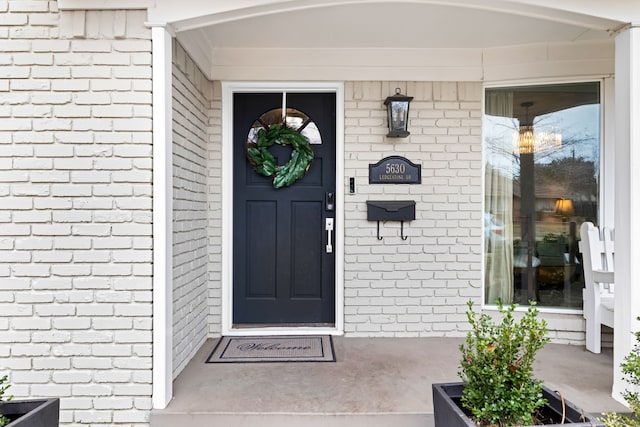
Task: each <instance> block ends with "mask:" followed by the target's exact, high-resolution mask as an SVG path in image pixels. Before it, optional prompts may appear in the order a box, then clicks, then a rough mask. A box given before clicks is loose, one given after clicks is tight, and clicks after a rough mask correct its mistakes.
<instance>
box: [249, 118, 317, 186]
mask: <svg viewBox="0 0 640 427" xmlns="http://www.w3.org/2000/svg"><path fill="white" fill-rule="evenodd" d="M273 144H279V145H291V148H293V151H292V152H291V158H290V159H289V161H288V162H287V163H285V164H284V165H282V166H279V165H276V159H275V158H274V157H273V155H272V154H271V153H270V152H269V147H271V146H272V145H273ZM247 157H249V162H250V163H251V166H253V169H254V170H255V171H256V172H257V173H258V174H260V175H263V176H268V177H271V176H273V177H274V178H273V186H274V187H275V188H281V187H287V186H289V185H291V184H293V183H294V182H295V181H296V180H298V179H300V178H301V177H302V176H304V174H305V173H307V171H308V170H309V167H310V166H311V161H312V160H313V150H312V149H311V145H310V144H309V140H308V139H307V137H306V136H304V135H302V134H301V133H300V132H297V131H295V130H293V129H291V128H288V127H286V126H283V125H279V124H275V125H271V126H269V128H268V129H267V130H265V129H260V130H259V131H258V135H257V140H256V142H255V143H252V144H249V147H248V148H247Z"/></svg>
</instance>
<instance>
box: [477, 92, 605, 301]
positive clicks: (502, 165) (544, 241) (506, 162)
mask: <svg viewBox="0 0 640 427" xmlns="http://www.w3.org/2000/svg"><path fill="white" fill-rule="evenodd" d="M600 113H601V109H600V84H599V83H598V82H589V83H571V84H558V85H543V86H523V87H509V88H487V89H486V90H485V113H484V117H483V127H484V150H485V157H484V158H485V190H484V197H485V200H484V203H485V207H484V259H485V303H486V304H495V303H496V302H497V301H498V299H501V300H502V301H503V302H505V303H509V302H516V303H527V302H528V301H529V300H535V301H537V303H538V305H539V306H542V307H556V308H571V309H581V308H582V288H583V286H584V279H583V274H582V267H581V262H580V258H581V257H580V254H579V252H578V241H579V240H580V236H579V231H580V225H581V224H582V223H583V222H584V221H591V222H593V223H594V224H596V225H597V223H598V211H599V206H598V204H599V182H600V135H601V131H600V122H601V121H600Z"/></svg>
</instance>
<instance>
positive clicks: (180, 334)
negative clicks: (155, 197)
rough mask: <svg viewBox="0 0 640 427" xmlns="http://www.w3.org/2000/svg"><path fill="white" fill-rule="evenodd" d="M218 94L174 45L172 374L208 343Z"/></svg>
mask: <svg viewBox="0 0 640 427" xmlns="http://www.w3.org/2000/svg"><path fill="white" fill-rule="evenodd" d="M212 92H213V85H212V83H211V82H210V81H209V80H207V79H206V78H205V77H204V75H203V74H202V72H201V71H200V70H199V69H198V68H197V67H196V65H195V64H194V62H193V60H192V59H191V58H189V57H188V55H187V54H186V52H185V51H184V49H183V47H182V46H180V44H178V43H177V42H175V41H174V43H173V163H174V164H173V171H174V172H173V209H174V211H173V216H174V218H173V251H174V252H173V257H174V264H173V271H174V276H173V373H174V377H175V376H177V374H178V373H179V372H180V371H182V369H183V368H184V367H185V366H186V364H187V363H188V362H189V361H190V360H191V358H192V357H193V355H194V354H195V352H196V351H197V350H198V349H199V348H200V346H201V345H202V344H203V343H204V341H205V339H206V338H207V332H208V326H207V320H208V318H207V315H208V308H207V280H208V277H207V276H208V272H207V255H208V254H207V250H208V249H207V248H208V242H207V182H206V180H207V142H208V134H207V126H208V124H209V119H208V113H209V108H210V101H209V99H211V97H212Z"/></svg>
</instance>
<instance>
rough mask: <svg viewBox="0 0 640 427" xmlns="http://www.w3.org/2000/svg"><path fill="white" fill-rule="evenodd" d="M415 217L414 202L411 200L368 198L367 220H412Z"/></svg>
mask: <svg viewBox="0 0 640 427" xmlns="http://www.w3.org/2000/svg"><path fill="white" fill-rule="evenodd" d="M414 219H416V202H415V201H413V200H379V201H377V200H368V201H367V220H369V221H412V220H414Z"/></svg>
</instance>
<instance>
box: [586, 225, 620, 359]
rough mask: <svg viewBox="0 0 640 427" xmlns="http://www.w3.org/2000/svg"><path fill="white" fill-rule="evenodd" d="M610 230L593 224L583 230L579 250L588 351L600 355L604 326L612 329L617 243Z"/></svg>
mask: <svg viewBox="0 0 640 427" xmlns="http://www.w3.org/2000/svg"><path fill="white" fill-rule="evenodd" d="M612 234H613V233H612V232H611V230H608V229H606V228H605V229H603V233H602V237H601V236H600V231H599V230H598V228H597V227H595V226H594V225H593V224H592V223H591V222H584V223H583V224H582V226H580V238H581V240H580V243H579V245H578V246H579V248H580V252H581V253H582V266H583V268H584V286H585V289H584V293H583V296H582V299H583V301H584V308H583V316H584V318H585V320H586V339H587V342H586V347H587V350H589V351H591V352H593V353H600V351H601V325H605V326H609V327H611V328H613V302H614V273H613V271H614V270H613V266H614V263H613V257H614V253H615V252H614V241H613V235H612Z"/></svg>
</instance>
